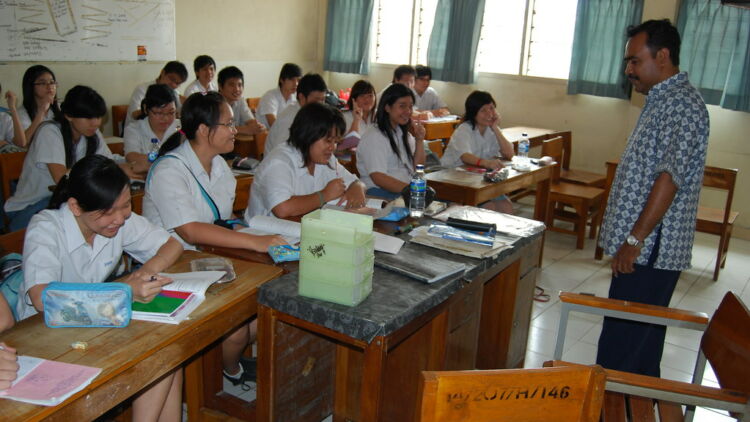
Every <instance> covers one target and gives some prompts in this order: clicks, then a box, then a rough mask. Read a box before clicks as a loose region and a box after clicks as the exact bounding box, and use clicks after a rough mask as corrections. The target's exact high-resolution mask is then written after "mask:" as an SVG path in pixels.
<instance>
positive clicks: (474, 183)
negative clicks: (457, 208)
mask: <svg viewBox="0 0 750 422" xmlns="http://www.w3.org/2000/svg"><path fill="white" fill-rule="evenodd" d="M531 166H532V170H530V171H527V172H518V171H515V170H513V169H510V170H509V172H510V174H509V176H508V178H507V179H506V180H503V181H501V182H497V183H490V182H485V181H484V179H483V175H482V174H479V173H472V172H468V171H463V170H457V169H445V170H439V171H436V172H433V173H428V174H427V175H426V176H425V178H426V179H427V184H429V185H430V186H431V187H432V188H433V189H435V192H436V193H437V197H438V198H439V199H443V200H447V201H452V202H458V203H461V204H464V205H474V206H477V205H479V204H481V203H483V202H485V201H489V200H490V199H492V198H496V197H498V196H500V195H503V194H506V193H509V192H513V191H515V190H517V189H522V188H527V187H529V186H531V185H534V184H536V193H535V194H536V201H535V202H534V219H535V220H538V221H545V217H546V213H547V209H546V208H547V198H548V197H549V187H550V179H551V177H552V170H553V168H554V167H553V166H547V167H539V166H535V165H533V164H532V165H531Z"/></svg>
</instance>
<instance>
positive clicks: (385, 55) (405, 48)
mask: <svg viewBox="0 0 750 422" xmlns="http://www.w3.org/2000/svg"><path fill="white" fill-rule="evenodd" d="M437 2H438V0H411V1H404V0H375V4H374V6H373V12H372V15H373V16H372V18H373V20H374V22H373V23H374V24H373V25H372V28H373V36H372V39H373V40H374V41H375V42H373V43H371V45H370V48H371V51H370V57H372V58H373V61H374V62H376V63H387V64H414V65H416V64H424V63H426V62H427V46H428V44H429V42H430V33H431V32H432V24H433V22H434V20H435V8H436V7H437Z"/></svg>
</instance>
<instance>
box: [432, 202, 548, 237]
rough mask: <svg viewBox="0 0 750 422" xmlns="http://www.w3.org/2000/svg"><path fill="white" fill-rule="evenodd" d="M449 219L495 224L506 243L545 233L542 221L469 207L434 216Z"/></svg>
mask: <svg viewBox="0 0 750 422" xmlns="http://www.w3.org/2000/svg"><path fill="white" fill-rule="evenodd" d="M448 217H453V218H457V219H459V220H466V221H477V222H480V223H487V224H494V225H495V227H497V234H498V235H501V236H504V237H505V239H501V240H504V241H508V240H511V239H515V240H518V239H519V238H522V237H528V236H532V235H534V234H537V233H540V232H542V231H544V223H542V222H541V221H536V220H529V219H528V218H523V217H518V216H515V215H511V214H504V213H501V212H497V211H492V210H488V209H484V208H477V207H472V206H468V205H453V206H450V207H448V209H446V210H445V211H443V212H441V213H439V214H436V215H434V216H433V218H435V219H436V220H440V221H448Z"/></svg>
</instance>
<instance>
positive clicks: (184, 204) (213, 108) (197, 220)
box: [143, 92, 286, 385]
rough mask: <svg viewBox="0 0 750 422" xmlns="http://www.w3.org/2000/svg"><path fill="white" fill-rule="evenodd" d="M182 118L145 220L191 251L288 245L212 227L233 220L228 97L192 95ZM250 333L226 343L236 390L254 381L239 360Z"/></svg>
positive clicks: (155, 169) (156, 170)
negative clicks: (202, 247)
mask: <svg viewBox="0 0 750 422" xmlns="http://www.w3.org/2000/svg"><path fill="white" fill-rule="evenodd" d="M180 116H181V123H182V130H180V131H179V132H177V133H175V134H174V135H172V136H171V137H170V138H169V139H167V141H166V142H165V143H164V145H162V148H161V151H159V153H160V154H161V155H163V157H161V158H160V159H159V160H158V161H157V162H156V163H155V164H153V165H152V166H151V170H150V172H149V175H148V178H147V179H146V194H145V196H144V198H143V215H144V216H145V217H146V218H148V219H149V220H150V221H151V222H153V223H154V224H157V225H159V226H161V227H164V228H165V229H167V230H168V231H169V232H171V233H172V235H173V236H175V237H176V238H177V239H178V240H179V241H180V242H182V244H183V245H184V246H185V247H186V248H188V249H195V246H194V245H196V244H205V245H212V246H224V247H229V248H241V249H250V250H253V251H258V252H267V251H268V247H269V246H272V245H283V244H286V242H285V241H284V240H283V239H282V238H281V237H280V236H254V235H251V234H247V233H242V232H239V231H234V230H231V229H229V228H226V227H222V226H220V225H217V224H214V222H215V221H216V220H217V219H221V220H231V219H232V218H233V216H232V205H233V204H234V197H235V187H236V185H237V181H236V180H235V178H234V175H233V174H232V171H231V170H230V169H229V166H228V165H227V162H226V161H224V159H223V158H221V156H220V155H219V154H224V153H228V152H231V151H232V150H233V149H234V135H235V134H236V133H237V131H236V130H235V128H234V125H233V121H232V110H231V109H230V108H229V104H228V103H227V102H226V100H225V99H224V97H222V96H221V95H220V94H218V93H215V92H209V93H207V94H205V95H204V94H193V95H191V96H190V97H188V99H187V100H186V101H185V103H184V104H183V106H182V111H181V114H180ZM183 135H184V136H185V137H186V138H187V140H185V141H183V138H182V137H183ZM204 192H205V194H204ZM214 210H215V211H214ZM217 213H218V215H217ZM251 334H252V333H251V331H250V324H243V325H242V327H240V328H239V329H238V330H237V331H235V332H234V333H232V334H231V335H230V336H229V337H228V338H227V339H226V340H224V342H223V343H222V344H223V347H222V354H223V362H224V375H225V377H227V378H228V379H229V380H230V381H231V382H232V383H233V384H235V385H236V384H240V383H242V384H244V382H245V381H246V380H247V379H248V377H249V376H250V368H248V366H249V363H248V362H243V364H242V365H240V357H241V356H242V352H243V350H244V349H245V347H246V346H247V345H248V342H249V341H250V339H251ZM243 369H244V370H243Z"/></svg>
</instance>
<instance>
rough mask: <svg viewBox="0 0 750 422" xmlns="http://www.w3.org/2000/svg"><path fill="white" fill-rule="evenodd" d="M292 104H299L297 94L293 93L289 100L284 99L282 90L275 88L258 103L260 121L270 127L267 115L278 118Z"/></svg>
mask: <svg viewBox="0 0 750 422" xmlns="http://www.w3.org/2000/svg"><path fill="white" fill-rule="evenodd" d="M292 104H297V93H296V92H292V95H290V96H289V99H288V100H287V99H286V98H284V94H282V93H281V88H278V87H276V88H274V89H271V90H269V91H268V92H266V93H265V94H263V96H262V97H261V98H260V102H259V103H258V110H256V112H257V113H258V121H259V122H261V123H263V124H264V125H266V127H268V120H266V114H273V115H274V116H276V117H277V119H278V116H279V113H281V112H282V111H283V110H284V109H285V108H287V107H289V106H290V105H292Z"/></svg>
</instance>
